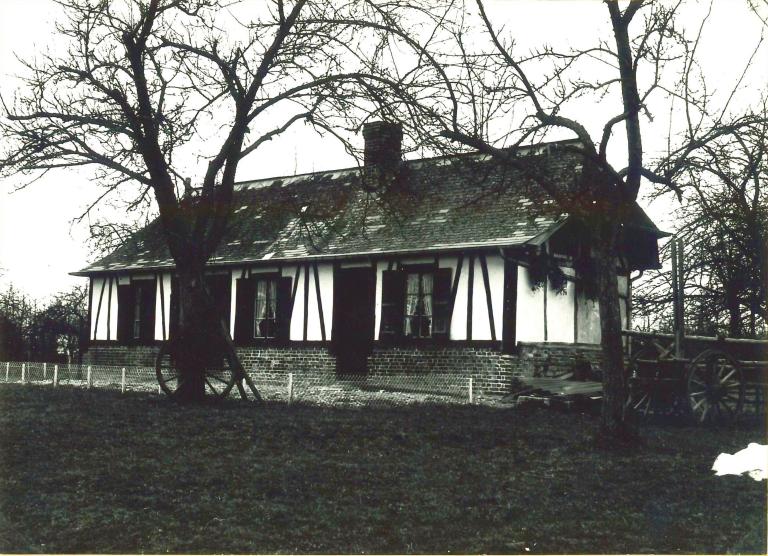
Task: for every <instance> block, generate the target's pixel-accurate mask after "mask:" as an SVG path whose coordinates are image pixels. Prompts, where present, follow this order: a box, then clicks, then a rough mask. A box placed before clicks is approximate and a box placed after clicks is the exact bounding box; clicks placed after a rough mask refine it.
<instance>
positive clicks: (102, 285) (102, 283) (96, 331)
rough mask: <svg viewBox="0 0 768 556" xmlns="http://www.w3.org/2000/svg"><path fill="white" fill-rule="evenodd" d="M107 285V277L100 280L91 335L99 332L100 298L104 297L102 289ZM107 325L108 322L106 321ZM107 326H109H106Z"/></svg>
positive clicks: (96, 334)
mask: <svg viewBox="0 0 768 556" xmlns="http://www.w3.org/2000/svg"><path fill="white" fill-rule="evenodd" d="M106 285H107V279H106V278H104V280H103V281H102V282H101V291H100V292H99V304H98V305H97V306H96V322H95V323H94V324H93V336H94V337H96V336H98V333H99V318H100V317H101V300H102V299H104V289H105V288H106ZM107 325H109V323H107ZM107 328H109V326H107Z"/></svg>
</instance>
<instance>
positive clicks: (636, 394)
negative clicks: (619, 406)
mask: <svg viewBox="0 0 768 556" xmlns="http://www.w3.org/2000/svg"><path fill="white" fill-rule="evenodd" d="M658 367H659V350H657V349H656V348H655V347H654V346H653V345H650V346H645V347H643V348H641V349H640V350H639V351H637V352H635V354H634V355H633V356H632V358H631V359H630V360H629V398H628V399H627V407H629V408H630V409H631V410H632V411H634V412H635V413H636V414H637V415H640V416H642V417H647V416H648V415H649V414H650V413H652V412H653V408H654V407H655V406H656V405H657V403H656V402H657V400H656V398H657V396H656V388H655V385H654V382H655V381H656V379H657V378H658V377H657V374H658Z"/></svg>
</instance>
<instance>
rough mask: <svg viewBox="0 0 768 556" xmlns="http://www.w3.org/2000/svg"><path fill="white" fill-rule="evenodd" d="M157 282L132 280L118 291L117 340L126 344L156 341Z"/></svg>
mask: <svg viewBox="0 0 768 556" xmlns="http://www.w3.org/2000/svg"><path fill="white" fill-rule="evenodd" d="M155 288H156V284H155V280H152V279H150V280H147V279H142V280H135V279H134V280H131V283H130V284H126V285H122V286H118V289H117V340H118V341H119V342H121V343H124V344H136V343H151V342H153V341H154V339H155V293H156V292H155Z"/></svg>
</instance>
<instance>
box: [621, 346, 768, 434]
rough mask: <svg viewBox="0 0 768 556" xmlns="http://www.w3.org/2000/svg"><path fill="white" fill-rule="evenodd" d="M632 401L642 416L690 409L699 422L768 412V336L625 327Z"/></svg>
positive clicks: (683, 411) (689, 412) (633, 406)
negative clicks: (678, 334)
mask: <svg viewBox="0 0 768 556" xmlns="http://www.w3.org/2000/svg"><path fill="white" fill-rule="evenodd" d="M624 334H625V335H626V336H627V337H628V342H627V344H628V348H629V354H630V356H629V365H628V366H629V373H630V377H629V391H630V394H629V400H628V404H629V406H630V407H631V408H632V409H634V410H635V411H636V412H638V413H639V414H640V415H641V416H647V415H650V414H663V413H680V414H689V415H691V416H692V417H693V418H694V419H695V420H696V421H698V422H700V423H704V422H714V421H725V420H734V419H736V418H737V417H738V416H740V415H742V414H744V413H747V412H749V413H754V414H758V415H759V414H763V413H764V411H765V406H764V404H765V394H766V388H767V387H768V361H766V359H768V357H767V356H766V352H767V350H768V341H765V340H750V339H736V338H714V337H709V336H688V337H683V341H682V342H681V341H680V338H676V335H675V334H660V333H651V332H637V331H624Z"/></svg>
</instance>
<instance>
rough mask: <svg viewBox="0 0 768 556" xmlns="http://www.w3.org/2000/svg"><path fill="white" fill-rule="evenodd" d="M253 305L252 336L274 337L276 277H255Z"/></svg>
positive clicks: (275, 329) (275, 326)
mask: <svg viewBox="0 0 768 556" xmlns="http://www.w3.org/2000/svg"><path fill="white" fill-rule="evenodd" d="M255 282H256V295H255V296H254V305H253V337H254V338H274V337H275V336H276V333H277V279H274V278H272V279H257V280H256V281H255Z"/></svg>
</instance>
